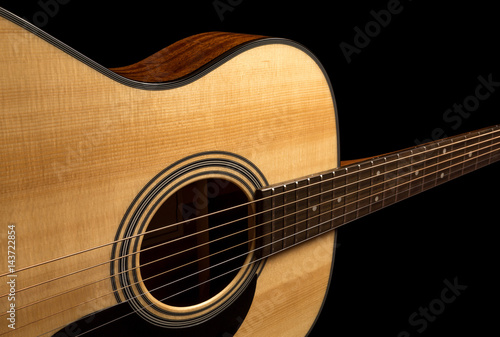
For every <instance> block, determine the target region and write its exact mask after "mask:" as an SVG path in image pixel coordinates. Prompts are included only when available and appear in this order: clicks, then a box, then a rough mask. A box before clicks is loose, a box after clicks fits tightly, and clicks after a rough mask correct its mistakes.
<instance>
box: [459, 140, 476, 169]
mask: <svg viewBox="0 0 500 337" xmlns="http://www.w3.org/2000/svg"><path fill="white" fill-rule="evenodd" d="M478 149H479V145H478V138H477V137H474V135H469V136H466V141H465V155H464V168H463V172H462V173H463V174H467V173H470V172H472V171H475V170H476V168H477V155H478Z"/></svg>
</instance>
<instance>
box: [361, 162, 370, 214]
mask: <svg viewBox="0 0 500 337" xmlns="http://www.w3.org/2000/svg"><path fill="white" fill-rule="evenodd" d="M371 166H372V162H371V161H369V162H364V163H361V164H359V165H358V179H359V183H358V196H357V198H358V207H357V208H358V217H362V216H365V215H367V214H369V213H370V203H371V200H370V195H371V188H370V186H371V179H370V177H371Z"/></svg>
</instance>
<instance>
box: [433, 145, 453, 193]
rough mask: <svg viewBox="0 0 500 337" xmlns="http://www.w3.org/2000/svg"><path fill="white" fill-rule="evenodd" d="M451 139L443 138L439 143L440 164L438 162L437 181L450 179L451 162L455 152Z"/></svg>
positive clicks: (440, 182) (442, 181)
mask: <svg viewBox="0 0 500 337" xmlns="http://www.w3.org/2000/svg"><path fill="white" fill-rule="evenodd" d="M452 143H453V142H452V141H451V139H443V140H441V141H439V143H438V148H439V149H438V150H437V151H438V156H439V157H438V164H437V169H436V171H437V183H438V184H442V183H444V182H447V181H448V180H449V179H450V164H451V158H452V157H453V154H452V152H451V148H452Z"/></svg>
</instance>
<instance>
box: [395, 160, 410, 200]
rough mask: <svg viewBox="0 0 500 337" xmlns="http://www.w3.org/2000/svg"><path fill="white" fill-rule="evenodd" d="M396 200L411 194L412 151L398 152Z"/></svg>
mask: <svg viewBox="0 0 500 337" xmlns="http://www.w3.org/2000/svg"><path fill="white" fill-rule="evenodd" d="M398 159H399V160H398V170H397V177H398V179H397V183H396V184H397V187H396V202H397V201H401V200H404V199H406V198H408V197H409V196H410V180H411V176H410V175H411V151H403V152H400V153H398Z"/></svg>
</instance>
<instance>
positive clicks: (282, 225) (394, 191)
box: [256, 125, 500, 257]
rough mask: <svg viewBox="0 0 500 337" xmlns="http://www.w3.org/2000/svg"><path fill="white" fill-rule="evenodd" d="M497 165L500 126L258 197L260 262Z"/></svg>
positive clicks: (264, 192) (276, 188) (280, 186)
mask: <svg viewBox="0 0 500 337" xmlns="http://www.w3.org/2000/svg"><path fill="white" fill-rule="evenodd" d="M498 160H500V126H499V125H497V126H495V127H490V128H486V129H481V130H478V131H474V132H470V133H467V134H463V135H459V136H456V137H450V138H446V139H443V140H439V141H435V142H431V143H427V144H424V145H421V146H417V147H413V148H410V149H406V150H402V151H400V152H396V153H392V154H389V155H385V156H380V157H375V158H372V159H369V160H365V161H362V162H359V163H356V164H353V165H349V166H345V167H340V168H338V169H335V170H331V171H327V172H323V173H318V174H315V175H312V176H310V177H306V178H302V179H298V180H295V181H291V182H287V183H283V184H277V185H273V186H268V187H266V188H263V189H261V190H259V191H258V193H257V198H258V199H259V201H258V204H257V205H258V207H257V214H258V216H257V226H256V228H258V229H259V230H258V231H257V237H258V241H259V242H260V244H259V247H261V250H260V253H261V256H263V257H265V256H268V255H271V254H274V253H277V252H279V251H281V250H284V249H287V248H290V247H292V246H295V245H297V244H299V243H301V242H303V241H306V240H308V239H311V238H314V237H316V236H318V235H321V234H322V233H325V232H328V231H331V230H333V229H335V228H337V227H339V226H342V225H344V224H346V223H349V222H351V221H354V220H356V219H358V218H360V217H363V216H365V215H368V214H370V213H373V212H375V211H377V210H380V209H382V208H384V207H387V206H390V205H392V204H394V203H397V202H399V201H401V200H404V199H407V198H409V197H411V196H414V195H416V194H418V193H421V192H424V191H426V190H428V189H431V188H433V187H435V186H437V185H440V184H443V183H445V182H447V181H449V180H451V179H455V178H458V177H460V176H462V175H464V174H467V173H470V172H472V171H475V170H477V169H479V168H481V167H484V166H487V165H489V164H491V163H493V162H496V161H498Z"/></svg>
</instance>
